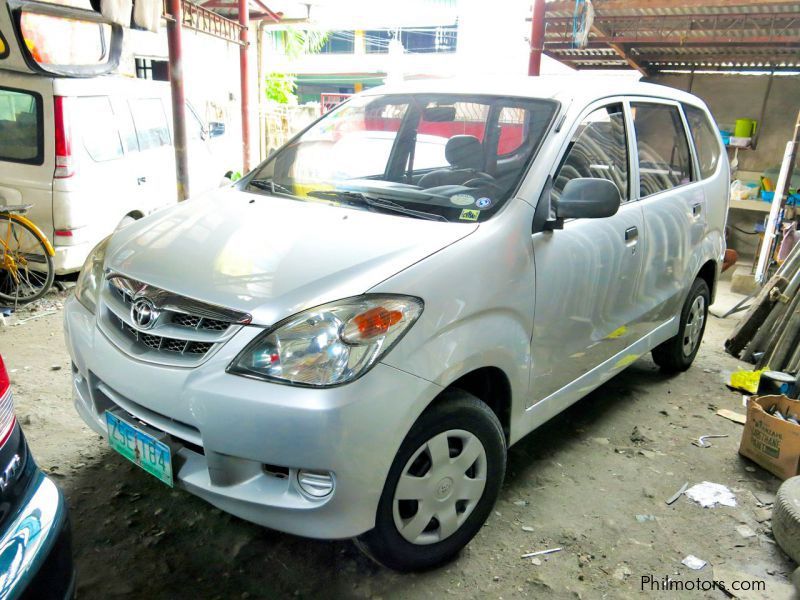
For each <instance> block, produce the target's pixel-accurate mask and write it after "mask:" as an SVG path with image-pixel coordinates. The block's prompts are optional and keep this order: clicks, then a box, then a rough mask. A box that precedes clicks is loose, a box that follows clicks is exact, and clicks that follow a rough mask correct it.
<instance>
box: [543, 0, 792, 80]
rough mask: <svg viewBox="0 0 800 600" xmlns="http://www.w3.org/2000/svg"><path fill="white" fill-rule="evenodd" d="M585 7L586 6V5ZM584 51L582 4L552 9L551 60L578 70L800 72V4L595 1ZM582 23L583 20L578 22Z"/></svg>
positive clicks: (558, 1) (558, 3)
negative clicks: (578, 37) (577, 32)
mask: <svg viewBox="0 0 800 600" xmlns="http://www.w3.org/2000/svg"><path fill="white" fill-rule="evenodd" d="M584 5H585V3H584V2H578V6H579V7H582V6H584ZM592 5H593V8H594V12H595V17H594V22H593V24H592V28H591V29H590V31H589V35H588V42H587V44H586V45H585V46H584V47H577V44H576V43H575V40H574V35H573V31H574V29H575V23H576V20H575V16H574V13H575V6H576V2H575V1H574V0H554V1H550V2H547V3H546V4H545V7H546V13H545V21H546V23H545V26H546V27H545V46H544V51H545V53H546V54H547V55H549V56H551V57H553V58H555V59H557V60H559V61H561V62H563V63H564V64H567V65H570V66H573V67H576V68H601V69H609V68H611V69H627V68H630V66H631V64H634V65H635V66H637V67H638V68H639V69H640V70H641V71H643V72H646V73H653V72H656V71H659V70H665V69H669V70H674V69H681V70H684V69H686V70H691V69H712V70H753V69H758V70H767V71H769V70H778V71H794V70H800V2H798V1H797V0H793V1H764V0H751V1H750V2H745V1H744V0H733V1H730V0H728V1H725V0H705V1H704V2H701V1H700V0H683V1H680V0H678V1H674V2H669V1H665V0H627V1H623V0H595V1H594V2H593V3H592ZM578 22H579V21H578Z"/></svg>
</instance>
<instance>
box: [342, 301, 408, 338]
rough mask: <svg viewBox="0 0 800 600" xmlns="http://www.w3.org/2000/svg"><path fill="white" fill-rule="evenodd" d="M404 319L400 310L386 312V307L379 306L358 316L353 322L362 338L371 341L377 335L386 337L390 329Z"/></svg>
mask: <svg viewBox="0 0 800 600" xmlns="http://www.w3.org/2000/svg"><path fill="white" fill-rule="evenodd" d="M402 318H403V313H402V312H400V311H399V310H386V309H385V308H384V307H382V306H378V307H377V308H371V309H370V310H368V311H367V312H363V313H361V314H360V315H356V316H355V317H353V322H354V323H355V324H356V326H357V327H358V332H359V334H360V337H361V338H362V339H369V338H373V337H375V336H377V335H384V334H385V333H386V332H387V331H389V327H391V326H392V325H394V324H395V323H399V322H400V320H401V319H402Z"/></svg>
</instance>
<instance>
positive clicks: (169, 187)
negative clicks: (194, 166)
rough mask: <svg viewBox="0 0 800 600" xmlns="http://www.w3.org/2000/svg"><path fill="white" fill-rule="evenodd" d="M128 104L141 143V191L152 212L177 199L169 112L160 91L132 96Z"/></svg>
mask: <svg viewBox="0 0 800 600" xmlns="http://www.w3.org/2000/svg"><path fill="white" fill-rule="evenodd" d="M128 104H129V106H130V111H131V115H132V117H133V126H134V130H135V132H136V139H137V141H138V144H139V160H140V167H139V172H138V173H139V174H138V178H139V181H140V186H141V187H140V191H141V193H142V194H143V199H144V200H145V201H146V204H145V209H144V210H145V212H146V213H148V212H151V211H153V210H155V209H157V208H160V207H163V206H167V205H169V204H173V203H175V202H176V201H177V194H176V191H175V190H176V188H175V154H174V151H173V149H172V136H171V135H170V129H169V123H168V121H167V114H168V113H167V111H166V109H165V106H164V102H163V99H162V98H161V97H159V96H157V95H153V96H152V97H138V98H131V99H130V100H129V101H128Z"/></svg>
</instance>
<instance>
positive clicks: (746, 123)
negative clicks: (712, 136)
mask: <svg viewBox="0 0 800 600" xmlns="http://www.w3.org/2000/svg"><path fill="white" fill-rule="evenodd" d="M757 123H758V122H757V121H756V120H755V119H736V126H735V127H734V129H733V135H734V136H735V137H743V138H749V137H753V135H755V133H756V125H757Z"/></svg>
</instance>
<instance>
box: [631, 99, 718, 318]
mask: <svg viewBox="0 0 800 600" xmlns="http://www.w3.org/2000/svg"><path fill="white" fill-rule="evenodd" d="M631 116H632V121H633V133H634V136H635V140H636V153H635V154H636V157H635V159H636V164H637V165H638V169H637V173H638V178H637V185H636V190H635V191H636V193H637V195H638V197H639V198H640V200H639V202H640V204H641V206H642V210H643V212H644V224H645V236H646V237H647V254H646V256H645V257H644V260H645V263H644V264H645V269H644V282H643V283H644V287H645V289H646V290H647V294H646V295H645V296H644V297H643V301H645V302H646V303H647V307H646V308H647V323H648V326H649V329H650V330H652V329H655V328H656V327H658V326H659V325H661V324H663V323H664V322H665V321H667V320H669V319H670V318H672V317H673V316H675V315H676V314H678V312H679V311H680V309H681V306H682V305H683V301H684V296H685V294H686V292H687V290H688V286H689V285H690V284H691V280H692V278H693V277H694V276H695V274H696V273H697V272H698V270H699V268H700V266H701V265H699V264H696V263H697V262H698V255H697V252H696V250H697V248H698V247H699V245H700V242H701V241H702V239H703V235H704V232H705V227H706V223H705V195H704V193H703V187H702V184H700V183H697V182H696V180H697V177H696V175H695V166H694V161H693V157H692V150H691V147H690V144H689V138H688V135H687V131H686V124H685V121H684V118H683V113H682V111H681V109H680V105H679V104H677V103H675V102H670V101H666V100H636V101H632V102H631Z"/></svg>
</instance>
